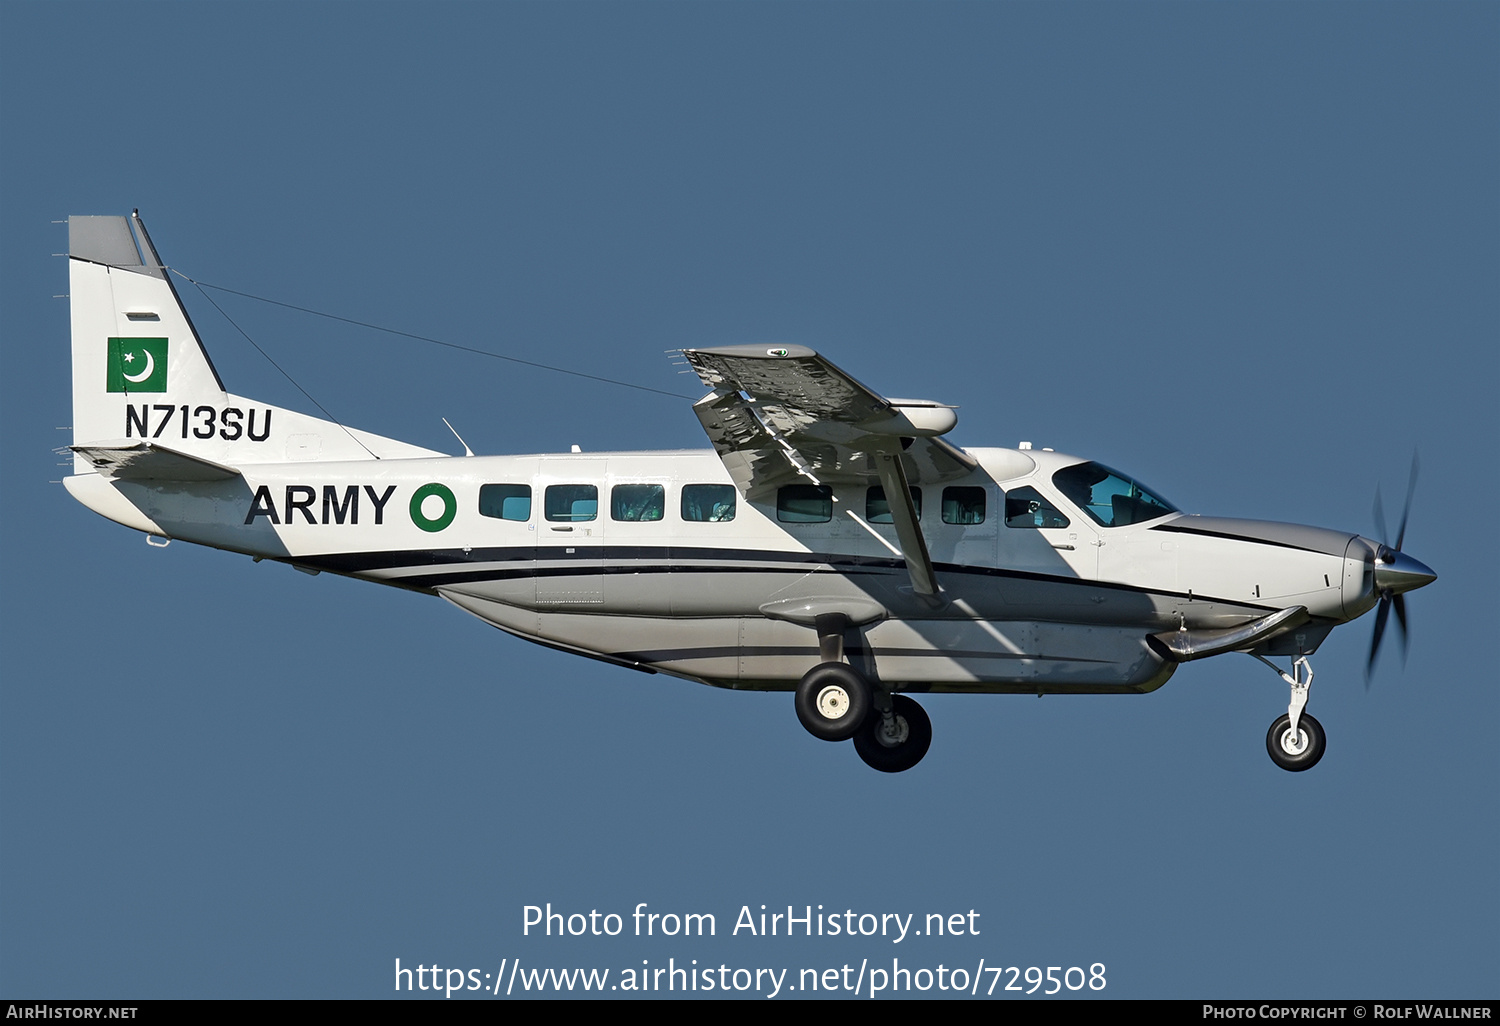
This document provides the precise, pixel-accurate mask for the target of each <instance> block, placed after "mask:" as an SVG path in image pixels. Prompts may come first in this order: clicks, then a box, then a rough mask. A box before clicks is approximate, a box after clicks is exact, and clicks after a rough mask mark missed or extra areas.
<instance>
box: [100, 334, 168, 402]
mask: <svg viewBox="0 0 1500 1026" xmlns="http://www.w3.org/2000/svg"><path fill="white" fill-rule="evenodd" d="M104 390H105V391H106V392H165V391H166V390H167V340H166V339H164V338H112V339H110V340H109V356H108V358H107V359H106V360H105V382H104Z"/></svg>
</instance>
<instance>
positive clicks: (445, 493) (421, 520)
mask: <svg viewBox="0 0 1500 1026" xmlns="http://www.w3.org/2000/svg"><path fill="white" fill-rule="evenodd" d="M429 495H436V496H437V497H438V498H440V499H442V500H443V512H442V514H441V515H440V516H438V517H436V518H429V517H427V516H425V515H424V514H423V513H422V503H423V501H424V500H425V499H426V498H427V497H428V496H429ZM410 509H411V522H412V523H414V524H416V525H417V526H418V527H420V528H421V529H422V530H424V531H441V530H442V529H443V528H445V527H447V526H448V525H449V524H451V523H453V518H454V517H455V516H457V515H458V500H457V499H455V498H454V497H453V491H452V489H450V488H449V487H448V486H447V485H440V484H436V483H433V484H425V485H423V486H422V487H421V488H418V489H417V490H416V491H415V492H412V495H411V506H410Z"/></svg>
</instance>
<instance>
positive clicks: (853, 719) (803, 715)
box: [797, 663, 870, 741]
mask: <svg viewBox="0 0 1500 1026" xmlns="http://www.w3.org/2000/svg"><path fill="white" fill-rule="evenodd" d="M869 715H870V685H869V683H868V682H867V681H866V680H865V679H864V678H863V677H861V676H860V675H859V674H858V673H857V672H856V671H855V670H854V668H853V667H852V666H850V665H849V664H847V663H819V664H818V665H817V666H814V667H813V668H812V669H811V670H808V671H807V674H806V676H804V677H803V678H802V680H801V681H800V682H799V683H798V684H797V719H799V720H801V721H802V725H803V726H804V727H806V728H807V732H808V733H809V734H811V735H812V736H813V737H816V738H821V739H822V740H824V741H847V740H849V739H850V738H851V737H853V736H854V734H855V732H856V731H858V730H859V728H860V727H862V726H863V725H864V722H865V718H866V717H867V716H869Z"/></svg>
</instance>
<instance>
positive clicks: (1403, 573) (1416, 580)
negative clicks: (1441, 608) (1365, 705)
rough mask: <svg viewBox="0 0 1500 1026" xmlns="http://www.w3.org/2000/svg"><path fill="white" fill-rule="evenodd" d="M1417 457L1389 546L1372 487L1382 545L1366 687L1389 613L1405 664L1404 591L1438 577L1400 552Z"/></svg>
mask: <svg viewBox="0 0 1500 1026" xmlns="http://www.w3.org/2000/svg"><path fill="white" fill-rule="evenodd" d="M1417 469H1418V464H1417V454H1416V453H1415V452H1414V453H1412V456H1411V479H1410V480H1409V481H1408V482H1407V484H1406V505H1405V506H1404V507H1403V508H1402V510H1401V526H1400V527H1398V528H1397V529H1396V544H1395V545H1394V546H1392V545H1390V544H1389V543H1388V542H1387V541H1386V539H1388V538H1389V537H1390V534H1389V532H1388V531H1387V530H1386V524H1385V508H1384V506H1383V505H1382V504H1381V501H1380V486H1379V485H1378V484H1377V485H1376V486H1375V509H1374V514H1375V530H1376V531H1378V532H1379V534H1380V539H1381V543H1380V545H1379V546H1377V547H1376V550H1375V566H1374V571H1375V593H1376V594H1377V595H1379V596H1380V605H1379V606H1378V608H1377V609H1376V610H1375V633H1374V634H1373V635H1371V637H1370V659H1369V662H1368V663H1366V664H1365V688H1366V689H1368V688H1369V686H1370V674H1371V673H1372V672H1374V670H1375V659H1376V657H1377V656H1378V655H1380V643H1381V641H1382V640H1383V639H1384V637H1385V625H1386V621H1387V620H1388V619H1389V618H1390V614H1391V610H1392V609H1394V610H1395V611H1396V625H1397V626H1398V627H1399V628H1400V632H1399V633H1400V634H1401V664H1402V665H1403V666H1405V665H1406V645H1407V631H1408V629H1409V627H1408V623H1407V619H1406V594H1405V593H1406V592H1408V591H1411V590H1413V589H1415V588H1420V587H1422V586H1423V585H1425V584H1431V583H1432V582H1433V581H1435V580H1437V575H1436V574H1434V573H1433V572H1432V571H1431V570H1430V569H1428V568H1427V567H1426V566H1424V565H1423V564H1422V563H1420V562H1418V561H1417V560H1415V559H1412V558H1411V557H1410V556H1408V555H1405V554H1404V553H1403V552H1402V551H1401V546H1402V544H1403V543H1405V541H1406V521H1407V518H1409V517H1410V516H1411V498H1412V495H1413V493H1415V492H1416V490H1417Z"/></svg>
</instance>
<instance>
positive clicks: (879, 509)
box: [865, 485, 922, 524]
mask: <svg viewBox="0 0 1500 1026" xmlns="http://www.w3.org/2000/svg"><path fill="white" fill-rule="evenodd" d="M911 504H912V505H913V506H915V507H916V508H917V519H918V520H921V519H922V489H920V488H913V489H911ZM865 519H866V520H868V521H869V522H870V523H872V524H892V523H895V518H894V517H893V516H892V515H891V504H890V503H889V502H886V501H885V489H884V488H882V487H881V486H880V485H875V486H874V487H872V488H868V489H866V490H865Z"/></svg>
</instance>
